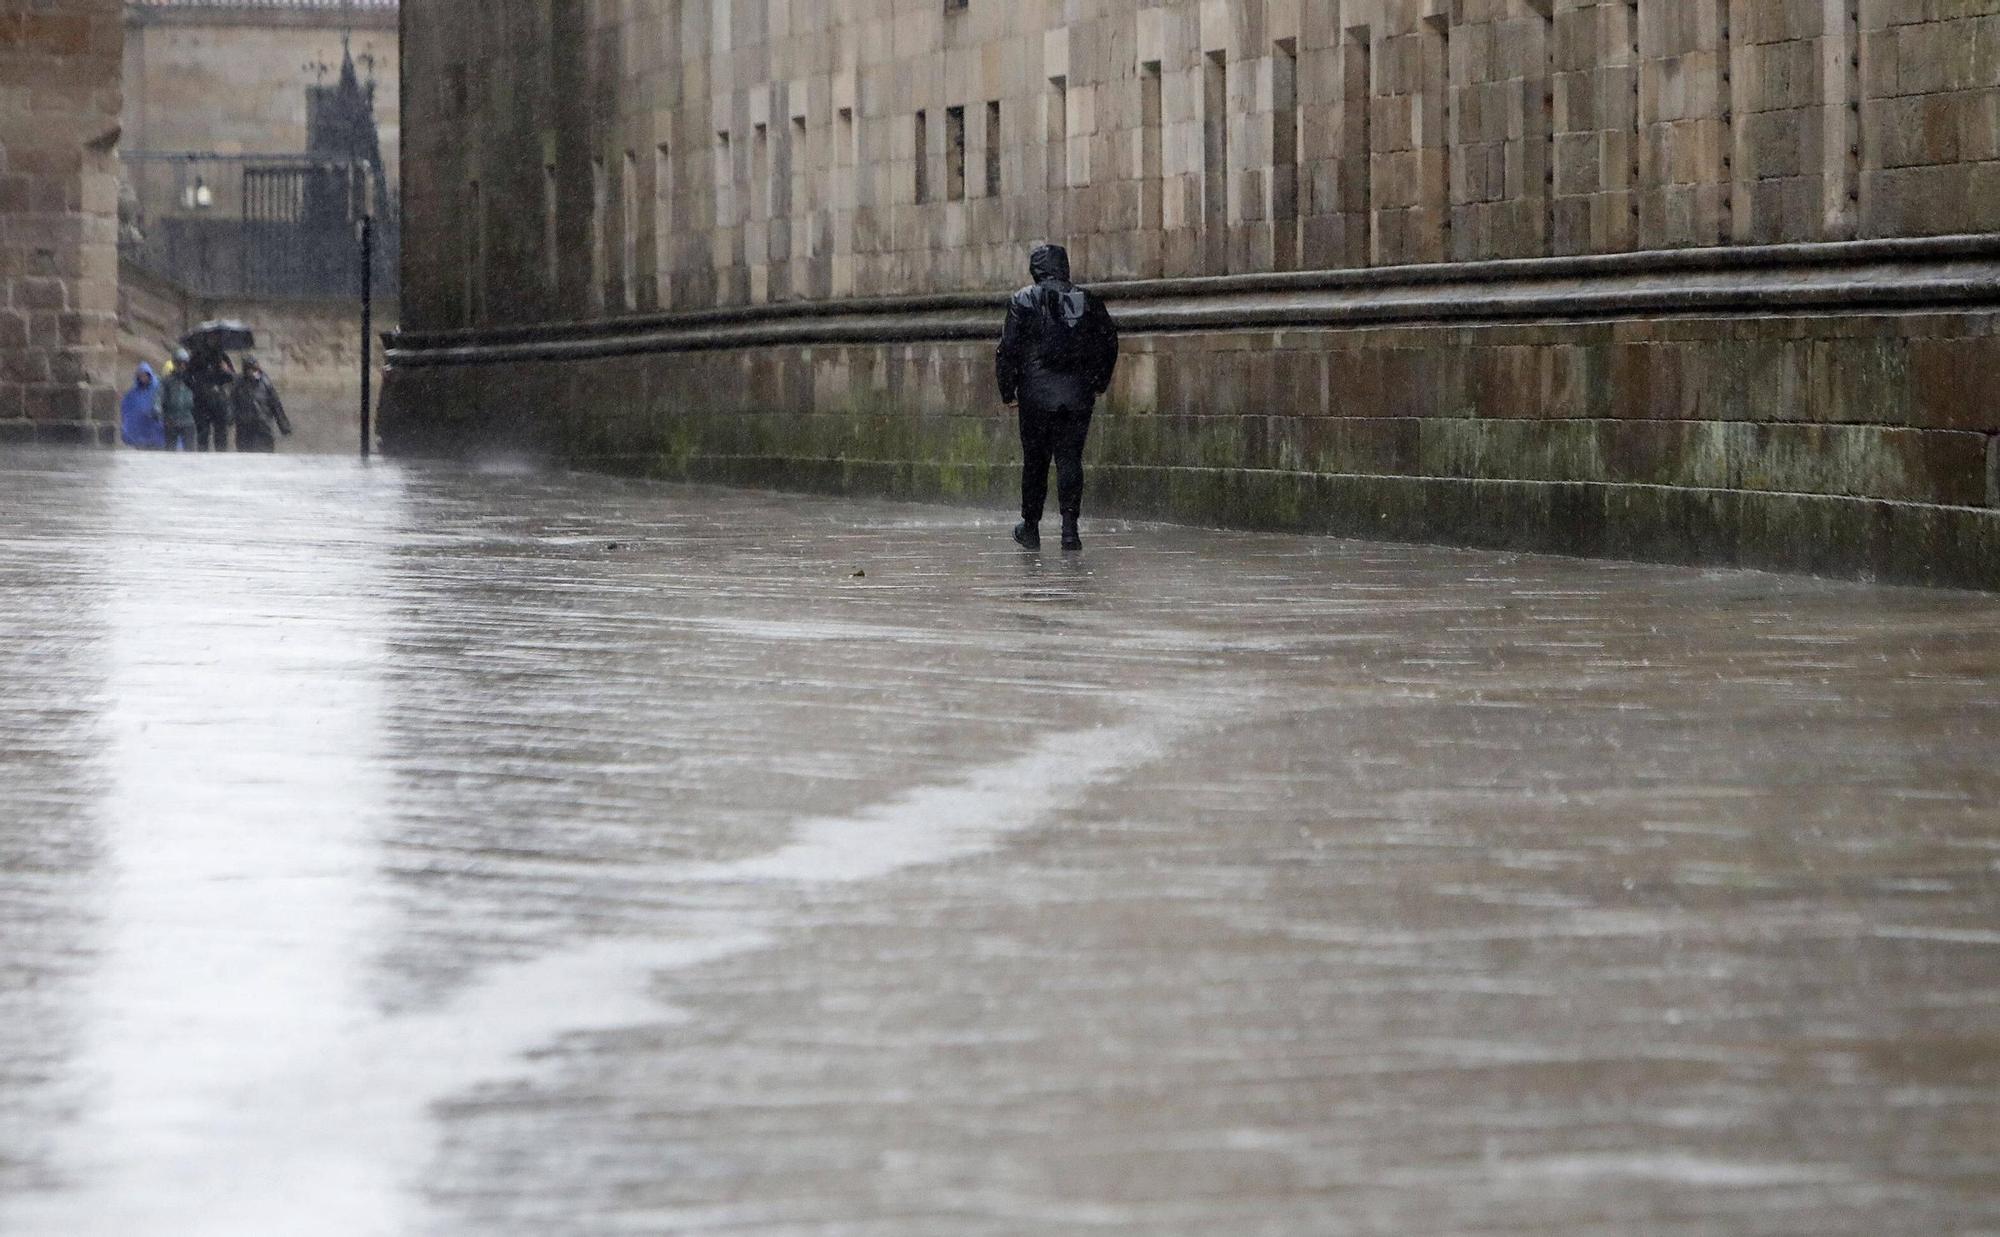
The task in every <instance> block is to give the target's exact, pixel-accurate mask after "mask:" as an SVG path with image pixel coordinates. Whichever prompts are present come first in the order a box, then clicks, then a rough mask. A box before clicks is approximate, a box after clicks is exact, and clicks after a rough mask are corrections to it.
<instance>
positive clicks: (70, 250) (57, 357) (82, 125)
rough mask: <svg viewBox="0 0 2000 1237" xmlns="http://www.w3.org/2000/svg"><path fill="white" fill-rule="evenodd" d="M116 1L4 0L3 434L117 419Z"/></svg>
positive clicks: (95, 435)
mask: <svg viewBox="0 0 2000 1237" xmlns="http://www.w3.org/2000/svg"><path fill="white" fill-rule="evenodd" d="M122 8H123V6H122V5H121V4H120V3H119V2H118V0H36V3H34V4H28V5H23V4H19V3H9V4H7V5H5V6H4V7H0V440H4V439H23V438H33V439H41V440H47V441H69V442H79V441H89V442H97V441H109V439H110V437H111V435H112V433H113V429H112V423H113V422H114V420H115V415H114V414H115V412H116V406H117V388H116V385H115V384H116V373H115V370H116V356H115V349H116V334H117V309H118V304H117V298H118V250H117V239H118V238H117V227H118V219H117V211H118V167H117V154H116V147H117V143H118V112H119V56H120V49H121V45H122V40H123V29H122V25H121V14H122Z"/></svg>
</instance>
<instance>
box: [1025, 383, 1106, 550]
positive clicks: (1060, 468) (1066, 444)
mask: <svg viewBox="0 0 2000 1237" xmlns="http://www.w3.org/2000/svg"><path fill="white" fill-rule="evenodd" d="M1020 412H1021V518H1023V519H1025V520H1027V521H1028V522H1029V523H1030V524H1033V523H1037V522H1039V521H1040V520H1041V518H1042V508H1043V507H1044V506H1046V505H1047V504H1048V500H1049V463H1050V461H1051V460H1053V461H1054V462H1055V466H1056V510H1058V511H1060V512H1062V516H1063V518H1064V519H1066V520H1073V519H1075V518H1077V516H1079V515H1081V514H1082V513H1083V444H1084V441H1085V440H1086V439H1088V438H1089V437H1090V409H1088V408H1086V409H1084V410H1083V411H1081V412H1077V411H1074V410H1072V409H1069V408H1034V407H1030V406H1029V404H1028V402H1027V401H1026V400H1022V401H1021V409H1020Z"/></svg>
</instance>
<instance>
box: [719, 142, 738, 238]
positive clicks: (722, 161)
mask: <svg viewBox="0 0 2000 1237" xmlns="http://www.w3.org/2000/svg"><path fill="white" fill-rule="evenodd" d="M733 164H734V159H733V158H732V157H731V155H730V152H729V133H728V132H727V131H726V130H724V131H719V132H717V133H716V135H715V226H716V227H718V228H726V227H730V226H732V225H734V224H735V222H736V170H735V167H734V166H733Z"/></svg>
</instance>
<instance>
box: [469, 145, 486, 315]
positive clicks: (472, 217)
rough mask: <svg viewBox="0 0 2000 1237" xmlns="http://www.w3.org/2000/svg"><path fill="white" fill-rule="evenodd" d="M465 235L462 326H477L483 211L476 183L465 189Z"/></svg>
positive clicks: (482, 311) (482, 304)
mask: <svg viewBox="0 0 2000 1237" xmlns="http://www.w3.org/2000/svg"><path fill="white" fill-rule="evenodd" d="M465 210H466V221H467V223H468V224H469V225H470V227H469V228H468V229H467V232H466V247H467V249H468V250H470V252H469V253H467V254H466V262H465V325H467V326H478V325H479V324H480V323H481V322H482V321H484V320H485V318H486V212H485V210H484V209H483V204H482V203H481V201H480V193H479V182H478V181H476V180H475V181H473V182H472V183H471V184H469V185H467V186H466V187H465Z"/></svg>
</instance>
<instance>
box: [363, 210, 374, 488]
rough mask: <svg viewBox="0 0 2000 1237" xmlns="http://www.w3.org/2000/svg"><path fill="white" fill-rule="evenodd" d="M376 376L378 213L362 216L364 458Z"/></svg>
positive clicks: (369, 446) (369, 434)
mask: <svg viewBox="0 0 2000 1237" xmlns="http://www.w3.org/2000/svg"><path fill="white" fill-rule="evenodd" d="M374 377H375V215H374V213H373V212H372V211H368V210H365V209H364V211H363V212H362V215H361V458H362V460H363V461H366V460H367V459H368V455H369V451H370V448H371V446H372V444H371V442H370V440H371V438H372V437H373V435H372V434H371V432H370V427H369V424H368V422H369V411H370V409H369V404H370V402H371V401H370V399H369V396H370V394H371V392H370V390H369V387H370V385H371V384H372V383H373V381H374Z"/></svg>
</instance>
